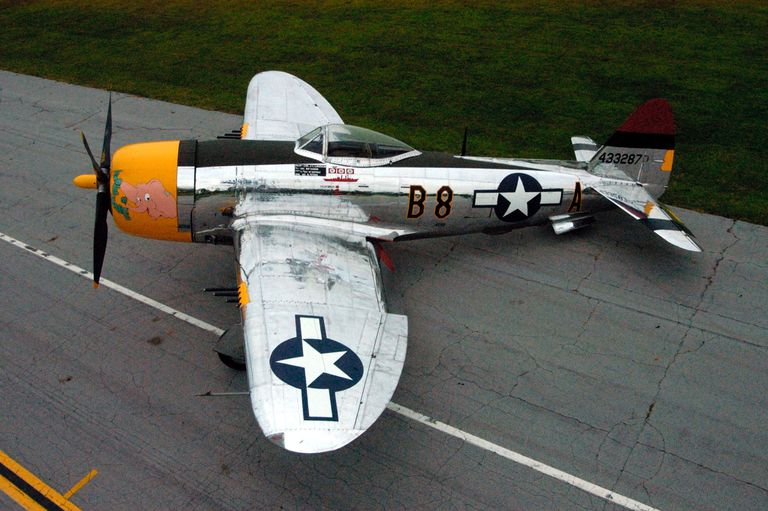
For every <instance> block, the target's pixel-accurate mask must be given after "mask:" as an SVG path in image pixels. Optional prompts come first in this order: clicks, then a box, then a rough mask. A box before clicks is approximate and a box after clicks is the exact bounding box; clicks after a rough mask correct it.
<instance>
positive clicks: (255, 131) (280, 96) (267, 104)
mask: <svg viewBox="0 0 768 511" xmlns="http://www.w3.org/2000/svg"><path fill="white" fill-rule="evenodd" d="M343 122H344V121H342V120H341V117H339V114H338V113H336V110H334V109H333V107H332V106H331V104H330V103H328V101H327V100H326V99H325V98H324V97H323V96H321V95H320V93H319V92H317V91H316V90H315V89H314V88H313V87H312V86H311V85H309V84H308V83H307V82H305V81H304V80H301V79H300V78H296V77H295V76H293V75H290V74H288V73H283V72H281V71H266V72H264V73H259V74H257V75H256V76H254V77H253V78H252V79H251V83H250V84H248V95H247V97H246V99H245V114H244V115H243V137H242V138H243V139H245V140H290V141H293V140H296V139H297V138H299V137H300V136H302V135H304V134H306V133H307V132H309V131H310V130H313V129H315V128H317V127H318V126H324V125H326V124H343Z"/></svg>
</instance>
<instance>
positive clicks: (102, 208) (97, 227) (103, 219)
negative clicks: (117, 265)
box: [93, 191, 109, 288]
mask: <svg viewBox="0 0 768 511" xmlns="http://www.w3.org/2000/svg"><path fill="white" fill-rule="evenodd" d="M107 211H109V192H106V191H102V192H98V193H97V194H96V221H95V223H94V226H93V287H95V288H96V287H99V278H100V277H101V268H102V266H103V265H104V254H105V253H106V251H107V234H108V230H107Z"/></svg>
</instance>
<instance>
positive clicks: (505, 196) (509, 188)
mask: <svg viewBox="0 0 768 511" xmlns="http://www.w3.org/2000/svg"><path fill="white" fill-rule="evenodd" d="M498 190H499V200H498V202H497V203H496V207H495V208H494V212H495V213H496V216H497V217H498V218H499V220H502V221H504V222H519V221H521V220H525V219H526V218H529V217H532V216H533V215H535V214H536V212H537V211H538V210H539V208H540V207H541V193H540V192H541V185H540V184H539V182H538V181H536V179H534V178H533V177H532V176H529V175H528V174H522V173H517V174H510V175H508V176H507V177H505V178H504V179H503V180H502V181H501V183H499V188H498ZM517 196H519V197H521V198H520V199H516V197H517ZM513 201H514V202H513ZM518 202H519V203H518ZM518 206H519V207H518Z"/></svg>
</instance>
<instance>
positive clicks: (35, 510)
mask: <svg viewBox="0 0 768 511" xmlns="http://www.w3.org/2000/svg"><path fill="white" fill-rule="evenodd" d="M0 491H2V492H3V493H5V494H6V495H8V496H9V497H11V498H12V499H13V500H14V501H15V502H16V503H17V504H18V505H20V506H21V507H23V508H24V509H28V510H29V511H45V508H44V507H42V506H41V505H39V504H38V503H37V502H35V501H34V500H32V499H31V498H30V497H29V496H28V495H27V494H26V493H24V492H23V491H21V490H19V489H18V488H16V487H15V486H14V485H13V484H11V482H10V481H8V479H6V478H5V477H0Z"/></svg>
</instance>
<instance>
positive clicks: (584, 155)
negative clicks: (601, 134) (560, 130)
mask: <svg viewBox="0 0 768 511" xmlns="http://www.w3.org/2000/svg"><path fill="white" fill-rule="evenodd" d="M571 144H573V153H574V154H575V155H576V160H577V161H583V162H588V161H589V160H591V159H592V158H593V157H594V156H595V154H596V153H597V151H598V149H600V146H599V145H597V144H596V143H595V141H594V140H592V139H591V138H589V137H571Z"/></svg>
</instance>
